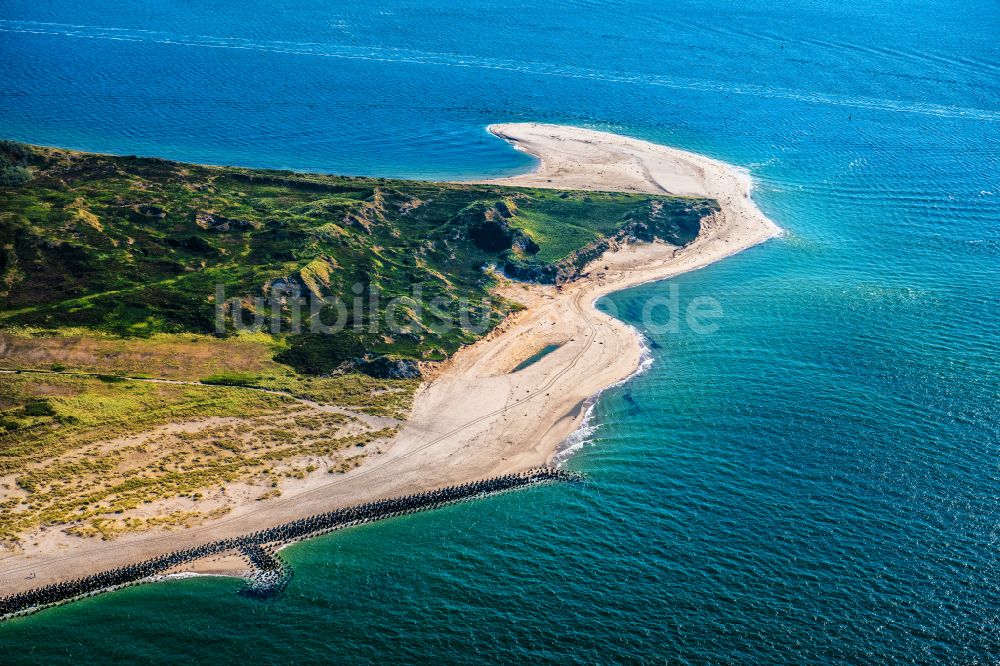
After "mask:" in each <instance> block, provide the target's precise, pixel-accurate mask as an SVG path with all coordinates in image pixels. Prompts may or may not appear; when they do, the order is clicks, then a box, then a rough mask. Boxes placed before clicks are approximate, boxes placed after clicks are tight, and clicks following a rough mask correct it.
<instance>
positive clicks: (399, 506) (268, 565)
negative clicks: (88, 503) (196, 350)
mask: <svg viewBox="0 0 1000 666" xmlns="http://www.w3.org/2000/svg"><path fill="white" fill-rule="evenodd" d="M581 478H582V477H580V475H578V474H574V473H572V472H566V471H562V470H559V469H555V468H553V467H539V468H535V469H532V470H528V471H526V472H521V473H518V474H507V475H504V476H497V477H493V478H490V479H483V480H481V481H472V482H470V483H464V484H461V485H456V486H447V487H445V488H439V489H437V490H430V491H427V492H423V493H416V494H413V495H404V496H402V497H394V498H391V499H384V500H378V501H375V502H368V503H366V504H359V505H356V506H352V507H347V508H344V509H337V510H334V511H329V512H327V513H321V514H318V515H315V516H310V517H308V518H301V519H299V520H294V521H292V522H289V523H285V524H283V525H278V526H276V527H270V528H267V529H263V530H259V531H257V532H253V533H250V534H245V535H243V536H239V537H234V538H230V539H219V540H217V541H211V542H209V543H205V544H202V545H200V546H195V547H194V548H188V549H184V550H177V551H174V552H172V553H167V554H165V555H161V556H159V557H155V558H152V559H149V560H145V561H143V562H138V563H136V564H130V565H127V566H123V567H118V568H116V569H109V570H107V571H102V572H100V573H96V574H93V575H91V576H86V577H84V578H77V579H75V580H69V581H64V582H60V583H53V584H51V585H45V586H43V587H38V588H35V589H33V590H28V591H26V592H21V593H18V594H13V595H10V596H7V597H3V598H0V619H5V618H8V617H11V616H14V615H21V614H25V613H31V612H34V611H36V610H41V609H42V608H46V607H48V606H53V605H57V604H61V603H65V602H68V601H72V600H74V599H79V598H81V597H86V596H91V595H93V594H98V593H101V592H106V591H109V590H113V589H117V588H120V587H125V586H128V585H134V584H136V583H140V582H144V581H148V580H151V579H153V578H154V577H156V576H160V575H162V574H164V573H165V572H167V571H169V570H170V569H174V568H176V567H178V566H181V565H184V564H186V563H188V562H192V561H194V560H198V559H201V558H203V557H209V556H213V555H219V554H222V553H227V552H238V553H240V554H241V555H243V557H244V558H245V559H246V560H247V561H248V562H249V563H250V564H251V566H252V567H253V568H254V573H253V574H252V575H251V576H250V578H249V579H248V582H247V585H246V586H245V587H244V588H243V589H242V590H241V591H240V593H241V594H243V595H244V596H249V597H254V598H263V597H269V596H273V595H274V594H277V593H278V592H280V591H281V590H282V589H284V587H285V586H286V585H287V584H288V581H289V579H290V577H291V572H290V571H289V570H288V568H287V567H286V566H285V565H284V563H282V562H281V560H280V559H279V558H278V557H277V555H276V554H275V549H276V548H277V547H279V546H281V545H285V544H288V543H292V542H294V541H298V540H301V539H305V538H308V537H313V536H318V535H320V534H325V533H327V532H332V531H333V530H337V529H341V528H344V527H350V526H352V525H360V524H363V523H369V522H373V521H376V520H382V519H385V518H391V517H393V516H400V515H403V514H407V513H415V512H417V511H424V510H427V509H434V508H437V507H441V506H445V505H448V504H454V503H455V502H461V501H465V500H469V499H473V498H476V497H483V496H486V495H493V494H496V493H500V492H504V491H507V490H513V489H515V488H522V487H525V486H530V485H535V484H538V483H544V482H547V481H576V480H580V479H581Z"/></svg>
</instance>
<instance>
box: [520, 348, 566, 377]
mask: <svg viewBox="0 0 1000 666" xmlns="http://www.w3.org/2000/svg"><path fill="white" fill-rule="evenodd" d="M560 347H562V345H561V344H560V345H545V346H544V347H542V348H541V349H539V350H538V351H536V352H535V353H534V354H532V355H531V356H529V357H528V358H526V359H524V360H523V361H521V362H520V363H518V364H517V365H516V366H514V369H513V370H511V372H517V371H518V370H524V369H525V368H527V367H528V366H529V365H532V364H535V363H538V362H539V361H541V360H542V359H543V358H545V357H546V356H548V355H549V354H551V353H552V352H554V351H555V350H557V349H559V348H560Z"/></svg>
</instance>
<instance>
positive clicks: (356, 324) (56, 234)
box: [0, 142, 714, 372]
mask: <svg viewBox="0 0 1000 666" xmlns="http://www.w3.org/2000/svg"><path fill="white" fill-rule="evenodd" d="M0 158H2V159H3V160H4V161H5V163H7V164H10V165H14V164H17V165H18V167H17V168H25V169H28V170H30V175H31V178H30V180H27V182H22V183H19V184H15V183H13V182H11V183H10V185H11V186H6V187H0V325H3V326H5V327H9V326H14V325H20V326H34V327H41V328H47V329H53V328H63V327H82V328H86V329H89V330H91V331H98V332H104V333H110V334H113V335H116V336H120V337H127V338H136V337H148V336H152V335H155V334H157V333H187V332H190V333H203V334H213V333H216V332H217V331H216V315H217V312H216V307H215V306H216V303H215V298H216V285H223V286H224V288H225V296H226V299H227V303H229V304H230V305H232V302H233V301H234V300H235V301H236V303H237V307H236V314H237V315H238V316H239V317H240V318H241V319H242V320H243V321H244V322H248V323H249V322H253V321H255V317H256V318H257V319H256V322H257V326H258V328H265V327H266V325H267V324H268V323H269V321H270V317H271V314H272V313H271V309H270V306H269V305H261V304H259V303H255V302H254V297H265V296H269V295H270V294H271V293H272V289H273V288H275V287H280V288H281V289H282V290H292V289H297V290H298V291H299V293H300V294H302V295H304V296H311V297H314V298H319V297H332V298H337V299H339V300H340V301H341V302H342V303H344V304H345V305H346V306H348V307H346V308H345V310H346V311H345V312H343V313H341V312H339V311H337V310H336V308H334V307H330V306H328V307H326V308H323V309H321V311H320V312H318V313H313V312H311V311H310V310H309V309H308V308H306V309H305V310H304V311H303V313H302V318H303V321H304V330H305V332H306V334H305V335H301V336H296V335H290V336H289V340H288V341H286V342H285V343H284V346H285V349H284V350H283V351H280V352H278V353H280V354H281V357H282V359H283V360H284V362H285V363H287V364H289V365H292V366H293V367H296V368H297V369H298V370H300V371H305V372H328V371H330V370H333V369H334V368H336V367H338V366H339V365H340V364H343V363H350V362H351V361H352V360H353V359H354V358H356V357H357V356H359V355H365V354H368V355H392V356H394V357H402V358H410V359H438V360H440V359H443V358H446V357H447V356H448V355H450V354H451V353H453V352H454V351H455V350H456V349H458V347H459V346H461V345H462V344H465V343H468V342H471V341H473V340H475V339H476V338H478V337H479V336H480V335H481V334H482V331H476V330H473V328H472V327H471V326H468V325H466V326H462V325H459V324H458V322H460V321H461V319H460V316H461V315H466V320H468V321H471V322H480V321H482V323H483V324H485V326H484V328H485V329H486V330H488V329H489V328H491V327H492V326H493V325H495V324H496V323H497V322H499V321H500V319H502V318H503V317H504V316H505V315H506V314H507V313H508V312H510V311H511V309H512V308H514V307H516V306H515V304H512V303H510V302H506V301H503V300H501V299H490V301H489V305H488V306H487V307H486V309H485V311H484V312H480V311H479V304H480V303H481V302H483V301H484V300H485V299H486V298H487V297H488V295H489V289H490V288H491V287H492V286H493V284H494V281H495V278H494V277H493V276H492V274H491V273H490V272H489V271H484V267H486V266H489V265H497V266H501V267H508V268H511V269H515V270H516V272H517V273H518V274H520V275H525V274H531V273H532V271H534V272H535V273H537V275H538V276H539V277H540V278H542V279H544V278H545V277H546V276H552V275H554V273H553V272H552V271H548V272H546V270H545V269H546V268H550V267H551V266H552V265H553V264H556V263H558V262H566V261H572V255H573V253H575V252H578V251H580V250H582V249H584V248H585V247H586V246H587V245H588V244H591V243H594V242H596V241H598V240H600V239H602V238H605V237H607V236H610V235H613V234H615V233H616V232H618V231H619V230H621V229H622V228H624V227H626V226H627V225H629V224H630V223H635V222H637V221H638V222H643V223H646V224H651V223H652V224H655V229H654V235H656V236H659V237H662V238H666V239H669V240H673V241H674V242H678V243H685V242H687V241H690V240H691V239H692V238H693V237H694V236H695V235H696V234H697V231H698V220H699V219H700V218H701V217H702V216H703V215H704V214H706V213H707V212H710V211H711V210H712V209H713V206H714V203H713V202H709V201H704V200H696V199H684V198H671V197H652V196H648V195H631V194H616V193H580V192H557V191H552V190H530V189H520V188H505V187H499V186H489V185H455V184H444V183H422V182H410V181H397V180H385V179H372V178H350V177H343V176H324V175H315V174H296V173H291V172H279V171H260V170H250V169H239V168H224V167H208V166H198V165H191V164H179V163H175V162H168V161H165V160H158V159H142V158H135V157H114V156H107V155H94V154H85V153H77V152H71V151H61V150H53V149H48V148H38V147H31V146H24V145H21V144H13V143H10V142H6V143H3V144H0ZM21 165H23V166H21ZM18 173H20V172H18ZM15 180H17V179H16V178H15ZM664 210H666V211H668V212H669V215H666V216H665V215H663V214H662V212H663V211H664ZM355 285H358V287H355ZM358 291H360V293H358ZM282 293H285V292H284V291H283V292H282ZM289 293H290V292H289ZM356 297H357V298H358V299H359V300H360V301H361V302H362V303H363V304H364V306H365V308H364V311H362V312H358V311H356V310H355V308H353V307H350V306H351V305H352V303H353V302H354V300H355V298H356ZM394 299H395V300H396V302H397V303H402V304H403V307H402V308H400V312H398V313H397V314H398V315H399V319H402V322H403V323H402V325H401V326H400V330H396V331H387V330H383V329H382V328H381V327H380V326H378V325H375V324H373V320H375V321H376V322H380V321H384V316H385V314H386V308H387V307H388V305H389V303H390V302H393V301H394ZM435 299H438V300H436V301H435ZM463 299H466V300H464V301H463ZM369 303H374V304H375V307H374V308H373V309H372V308H370V307H368V305H369ZM278 314H279V319H280V320H281V321H282V323H283V324H284V330H285V331H289V330H290V323H291V317H292V308H291V305H290V304H289V303H287V302H286V303H285V304H284V305H283V306H282V307H281V309H280V312H279V313H278ZM338 316H341V317H342V318H343V319H344V324H345V326H346V327H345V328H344V330H343V331H341V332H340V333H338V334H335V335H320V334H312V335H309V334H308V331H309V325H310V324H311V323H312V322H313V321H315V320H316V318H317V317H319V319H320V320H321V321H324V322H327V323H329V322H334V321H336V320H337V319H338ZM225 317H226V323H227V324H228V326H227V329H226V330H227V331H228V332H229V333H232V332H233V331H234V330H235V328H234V327H233V325H232V324H233V321H232V317H233V313H232V312H231V311H230V308H227V309H226V314H225ZM444 322H448V323H450V324H453V325H447V326H444V325H440V324H443V323H444Z"/></svg>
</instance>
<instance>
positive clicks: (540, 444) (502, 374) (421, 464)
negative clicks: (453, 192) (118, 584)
mask: <svg viewBox="0 0 1000 666" xmlns="http://www.w3.org/2000/svg"><path fill="white" fill-rule="evenodd" d="M489 131H490V132H491V133H493V134H494V135H496V136H498V137H500V138H503V139H504V140H506V141H508V142H510V143H512V144H513V145H515V147H517V148H518V149H519V150H523V151H525V152H528V153H529V154H531V155H533V156H535V157H536V158H537V159H538V160H539V163H538V165H537V166H536V168H535V170H533V171H532V172H530V173H527V174H520V175H517V176H511V177H506V178H501V179H492V180H488V181H479V182H487V183H491V184H502V185H513V186H530V187H544V188H553V189H584V190H603V191H610V190H617V191H624V192H646V193H653V194H678V195H691V196H701V197H704V196H708V197H711V198H714V199H717V200H718V202H719V205H720V207H721V208H722V212H721V214H718V215H716V216H713V218H712V219H707V220H706V221H705V222H703V225H702V229H701V231H700V233H699V235H698V237H697V238H696V239H695V240H694V241H693V242H692V243H691V244H689V245H688V246H686V247H684V248H682V249H679V250H678V249H677V248H674V247H673V246H669V245H666V244H662V243H655V244H649V245H638V246H626V247H620V248H617V249H615V250H614V251H612V252H609V253H606V254H605V255H604V257H602V258H601V259H600V260H598V261H595V262H592V263H591V264H590V265H589V266H588V270H589V271H590V273H589V275H588V276H586V277H584V278H582V279H578V280H576V281H574V282H572V283H569V284H567V285H565V286H564V288H563V289H562V290H557V289H556V288H555V287H552V286H542V285H525V284H520V283H513V282H511V283H508V284H506V285H504V286H503V287H501V288H500V289H499V290H498V291H499V292H500V293H501V294H502V295H504V296H507V297H510V298H512V299H514V300H517V301H519V302H522V303H524V304H525V305H526V306H527V307H526V309H525V310H523V311H522V312H520V313H518V314H517V315H515V316H513V317H512V318H510V319H509V320H507V321H505V322H504V323H503V324H501V326H500V327H498V329H495V330H494V331H493V332H491V333H490V334H489V335H487V336H486V337H485V338H483V339H482V340H480V341H478V342H476V343H474V344H472V345H470V346H468V347H466V348H463V349H462V350H460V351H459V352H458V353H456V354H455V355H454V356H453V357H452V358H451V359H450V360H449V361H448V362H446V363H445V364H444V367H443V368H442V370H441V371H440V372H439V373H438V374H437V375H436V376H435V377H434V378H433V379H431V380H430V381H428V382H427V383H426V384H425V385H424V386H423V387H422V388H421V390H420V391H419V392H418V394H417V396H416V398H415V400H414V406H413V410H412V413H411V415H410V418H409V419H408V420H407V421H406V423H405V424H404V426H403V429H402V431H401V432H400V433H399V434H398V435H397V436H396V438H395V440H394V441H393V443H392V444H391V446H390V447H389V448H388V449H387V450H386V451H385V452H384V453H383V454H382V455H379V456H373V457H372V458H370V459H368V460H366V461H365V462H364V463H363V464H362V465H361V466H360V467H358V468H357V469H355V470H353V471H351V472H348V473H347V474H344V475H343V476H342V477H339V478H336V479H333V480H329V479H315V480H311V482H310V483H307V484H305V485H304V486H303V487H301V488H299V489H297V490H296V491H295V492H289V493H286V495H284V496H283V497H282V498H280V499H277V500H274V501H272V502H270V503H268V504H266V505H263V506H261V505H259V504H257V505H255V506H242V507H237V508H235V509H234V510H233V511H232V512H231V513H230V514H229V515H228V516H226V517H224V518H220V519H217V520H215V521H211V522H208V523H205V524H204V525H201V526H198V527H193V528H189V529H186V530H183V531H178V532H152V533H140V534H131V535H126V536H123V537H121V538H119V539H117V540H115V541H112V542H93V541H89V540H82V539H79V538H73V539H62V538H61V537H59V536H58V535H54V536H55V538H54V539H53V541H54V542H55V543H56V545H57V547H53V546H52V543H51V542H50V543H46V544H43V545H42V546H40V547H36V548H34V549H32V548H31V547H29V548H26V549H25V551H24V552H21V553H17V554H14V555H9V556H7V557H3V558H0V589H4V590H5V591H9V593H15V592H20V591H23V590H28V589H33V588H36V587H38V586H40V585H45V584H49V583H52V582H56V581H59V580H66V579H70V578H78V577H81V576H86V575H89V574H91V573H94V572H96V571H102V570H105V569H109V568H114V567H119V566H122V565H125V564H128V563H130V562H139V561H143V560H146V559H149V558H152V557H156V556H159V555H162V554H164V553H166V552H170V551H176V550H177V549H179V548H191V547H195V546H198V545H200V544H204V543H206V542H209V541H215V540H218V539H223V538H235V537H238V536H239V535H241V534H246V533H250V532H254V531H257V530H261V529H266V528H269V527H273V526H275V525H280V524H283V523H286V522H289V521H290V520H295V519H299V518H302V517H305V516H311V515H315V514H320V513H323V512H327V511H330V510H332V509H336V508H339V507H347V506H351V505H356V504H358V503H362V502H370V501H376V500H382V499H387V498H391V497H395V496H399V495H403V494H409V493H419V492H424V491H428V490H433V489H435V488H441V487H444V486H449V485H454V484H461V483H466V482H468V481H470V480H473V479H482V478H489V477H495V476H500V475H504V474H511V473H517V472H522V471H525V470H528V469H531V468H535V467H538V466H539V465H545V464H550V463H551V462H552V461H553V459H554V458H555V456H556V455H557V453H558V451H559V448H560V445H561V444H562V443H563V442H565V441H566V440H567V438H568V437H570V436H571V435H572V434H573V433H574V432H576V431H577V430H578V429H579V427H580V425H581V423H582V422H583V420H584V418H585V417H586V414H587V412H588V407H589V406H590V405H592V404H593V402H594V401H596V399H597V398H598V397H599V395H600V393H601V392H603V391H604V390H606V389H607V388H608V387H610V386H613V385H615V384H618V383H620V382H622V381H625V380H627V379H628V378H629V377H631V376H632V375H633V374H634V373H635V371H636V369H637V368H638V367H639V364H640V360H641V356H642V353H641V346H640V342H639V336H638V335H637V332H636V331H635V329H634V328H632V327H631V326H629V325H628V324H625V323H624V322H622V321H620V320H617V319H613V318H612V317H610V316H609V315H606V314H604V313H601V312H600V311H598V310H597V309H596V308H595V307H594V305H595V303H596V301H597V300H598V299H599V298H601V297H602V296H605V295H607V294H609V293H612V292H614V291H620V290H623V289H627V288H630V287H633V286H637V285H640V284H644V283H648V282H653V281H658V280H663V279H666V278H669V277H672V276H674V275H677V274H679V273H683V272H687V271H691V270H696V269H698V268H702V267H704V266H707V265H709V264H711V263H714V262H715V261H718V260H720V259H723V258H725V257H727V256H730V255H732V254H735V253H737V252H739V251H742V250H744V249H747V248H749V247H752V246H753V245H756V244H758V243H761V242H763V241H765V240H767V239H769V238H772V237H774V236H777V235H779V234H780V233H781V230H780V229H779V228H778V227H777V226H776V225H774V223H772V222H771V221H770V220H768V219H767V218H766V217H765V216H764V215H763V213H761V212H760V210H759V209H758V208H757V207H756V206H755V205H754V204H753V202H752V201H751V200H750V198H749V194H750V188H751V180H750V178H749V176H748V174H746V173H741V172H740V171H738V170H737V169H736V168H734V167H731V166H729V165H726V164H724V163H722V162H718V161H715V160H711V159H709V158H706V157H702V156H700V155H695V154H693V153H686V152H683V151H679V150H675V149H672V148H667V147H665V146H659V145H657V144H652V143H648V142H644V141H640V140H638V139H631V138H628V137H623V136H619V135H614V134H607V133H603V132H596V131H593V130H585V129H580V128H574V127H567V126H559V125H539V124H533V123H522V124H515V125H491V126H490V127H489ZM467 182H475V181H467ZM550 343H558V344H560V346H559V348H558V349H556V350H555V351H553V352H552V353H550V354H548V355H546V356H545V357H544V358H542V359H540V360H539V361H538V362H536V363H534V364H532V365H530V366H528V367H526V368H525V369H523V370H521V371H519V372H516V373H511V372H509V371H510V369H511V368H512V367H514V366H515V365H517V363H518V362H519V361H521V360H523V359H525V358H527V357H528V356H530V355H531V354H532V353H534V352H536V351H538V349H540V348H541V347H543V346H545V345H546V344H550ZM29 574H31V575H32V576H33V577H32V578H31V579H30V580H29V579H27V578H26V576H27V575H29Z"/></svg>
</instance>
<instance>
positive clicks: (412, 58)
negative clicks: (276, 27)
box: [0, 20, 1000, 122]
mask: <svg viewBox="0 0 1000 666" xmlns="http://www.w3.org/2000/svg"><path fill="white" fill-rule="evenodd" d="M0 32H9V33H23V34H39V35H52V36H60V37H74V38H79V39H100V40H110V41H126V42H148V43H155V44H165V45H172V46H190V47H199V48H222V49H237V50H245V51H259V52H268V53H280V54H285V55H303V56H314V57H326V58H341V59H346V60H366V61H375V62H389V63H401V64H418V65H435V66H444V67H457V68H473V69H493V70H501V71H509V72H516V73H520V74H529V75H537V76H555V77H562V78H575V79H589V80H594V81H600V82H604V83H623V84H628V85H639V86H657V87H664V88H670V89H674V90H690V91H695V92H699V91H700V92H715V93H723V94H731V95H748V96H754V97H761V98H767V99H785V100H791V101H798V102H803V103H808V104H822V105H828V106H843V107H850V108H855V109H867V110H874V111H886V112H895V113H912V114H921V115H928V116H937V117H945V118H958V119H970V120H978V121H985V122H1000V111H994V110H990V109H980V108H974V107H962V106H952V105H945V104H933V103H926V102H917V101H914V100H900V99H884V98H876V97H852V96H844V95H838V94H835V93H823V92H805V91H799V90H793V89H790V88H784V87H780V86H764V85H759V84H755V83H747V82H729V81H712V80H699V79H688V78H682V77H671V76H662V75H656V74H646V73H640V74H634V73H628V72H621V71H615V70H600V69H588V68H582V67H574V66H567V65H559V64H555V63H545V62H537V61H521V60H507V59H500V58H491V57H482V56H475V55H470V54H461V53H441V52H434V51H421V50H414V49H400V48H388V47H382V46H357V45H351V44H338V43H331V42H289V41H279V40H264V41H259V40H252V39H246V38H242V37H219V36H212V35H184V34H177V33H168V32H161V31H155V30H145V29H140V28H113V27H102V26H91V25H76V24H69V23H50V22H41V21H17V20H0Z"/></svg>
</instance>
